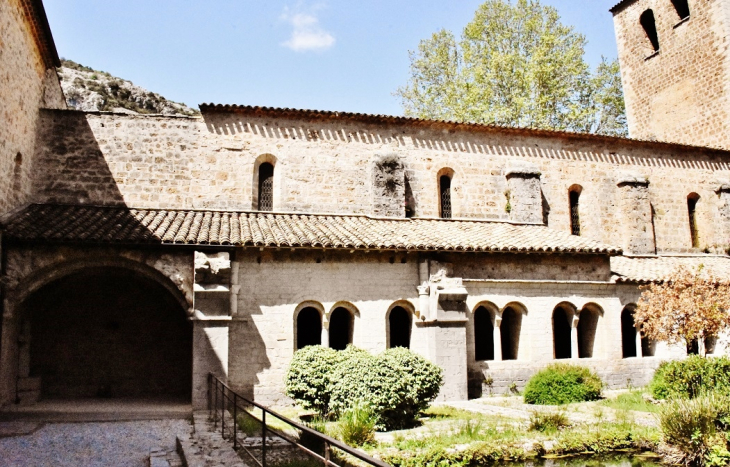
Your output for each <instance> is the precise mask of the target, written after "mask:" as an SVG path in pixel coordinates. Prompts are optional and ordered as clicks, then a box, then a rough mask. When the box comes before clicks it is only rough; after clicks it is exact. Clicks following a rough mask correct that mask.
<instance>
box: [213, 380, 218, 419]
mask: <svg viewBox="0 0 730 467" xmlns="http://www.w3.org/2000/svg"><path fill="white" fill-rule="evenodd" d="M214 392H215V404H214V405H213V429H214V430H215V427H216V426H217V425H218V378H216V379H215V389H214Z"/></svg>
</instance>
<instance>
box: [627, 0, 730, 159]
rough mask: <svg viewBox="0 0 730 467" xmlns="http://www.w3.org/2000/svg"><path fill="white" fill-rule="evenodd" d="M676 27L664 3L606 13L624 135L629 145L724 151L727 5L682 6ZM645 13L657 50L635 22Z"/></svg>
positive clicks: (710, 1) (654, 0) (642, 0)
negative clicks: (610, 18)
mask: <svg viewBox="0 0 730 467" xmlns="http://www.w3.org/2000/svg"><path fill="white" fill-rule="evenodd" d="M689 7H690V17H689V19H688V20H685V21H681V18H680V17H679V16H678V14H677V11H676V10H675V9H674V6H673V5H672V2H670V1H664V0H638V1H635V2H630V3H629V4H628V5H627V6H626V7H623V8H620V9H619V10H617V11H616V12H615V13H614V25H615V28H616V38H617V42H618V52H619V59H620V62H621V77H622V81H623V88H624V95H625V98H626V110H627V117H628V123H629V132H630V134H631V136H632V137H633V138H639V139H652V140H653V139H657V140H660V141H671V142H678V143H684V144H693V145H702V146H710V147H721V148H729V147H730V137H729V136H728V135H730V131H729V130H730V128H729V127H728V125H729V123H728V122H729V119H728V111H729V110H730V101H729V99H730V94H729V93H728V91H729V88H728V82H729V81H730V80H729V79H728V71H729V70H728V67H729V66H730V61H729V60H728V37H729V33H730V4H728V2H726V1H724V0H702V1H691V2H689ZM647 9H652V11H653V12H654V17H655V19H656V29H657V35H658V39H659V51H658V52H657V53H655V52H654V49H653V47H652V46H651V43H650V41H649V38H648V37H647V35H646V33H645V32H644V29H643V28H642V26H641V24H640V23H639V18H640V16H641V14H642V13H643V12H644V11H646V10H647Z"/></svg>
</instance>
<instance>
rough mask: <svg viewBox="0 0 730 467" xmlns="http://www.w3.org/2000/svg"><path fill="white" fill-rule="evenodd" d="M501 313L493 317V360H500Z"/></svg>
mask: <svg viewBox="0 0 730 467" xmlns="http://www.w3.org/2000/svg"><path fill="white" fill-rule="evenodd" d="M501 326H502V313H497V314H495V315H494V360H495V361H501V360H502V329H501Z"/></svg>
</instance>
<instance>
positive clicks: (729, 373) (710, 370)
mask: <svg viewBox="0 0 730 467" xmlns="http://www.w3.org/2000/svg"><path fill="white" fill-rule="evenodd" d="M649 390H650V391H651V394H652V396H653V397H654V398H655V399H671V398H682V399H692V398H694V397H697V396H698V395H701V394H705V393H708V392H712V391H715V392H719V393H721V394H729V395H730V359H728V358H727V357H724V356H723V357H711V358H703V357H700V356H699V355H692V356H690V357H688V358H686V359H684V360H675V361H672V362H663V363H662V364H661V365H659V368H657V370H656V371H655V372H654V377H653V378H652V380H651V383H650V384H649Z"/></svg>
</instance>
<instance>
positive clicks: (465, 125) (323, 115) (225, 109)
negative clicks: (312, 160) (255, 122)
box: [198, 103, 727, 153]
mask: <svg viewBox="0 0 730 467" xmlns="http://www.w3.org/2000/svg"><path fill="white" fill-rule="evenodd" d="M198 107H199V108H200V112H201V113H203V115H205V114H206V113H236V114H242V115H246V116H251V117H257V118H262V117H263V118H291V119H307V120H316V121H337V120H339V121H347V122H356V123H373V124H384V123H385V124H402V125H409V126H420V127H428V128H438V129H448V130H463V131H499V132H503V133H504V132H511V133H516V134H525V135H529V136H545V137H555V136H564V137H567V138H572V139H577V140H588V141H591V142H606V143H616V142H622V143H626V144H633V145H637V144H638V145H642V146H646V147H662V148H670V149H692V150H694V151H696V150H697V149H698V148H702V149H704V150H709V151H713V152H718V151H720V152H722V153H727V151H726V150H725V149H722V148H711V147H704V146H691V145H686V144H679V143H667V142H664V141H650V140H641V139H635V138H626V137H623V136H609V135H599V134H595V133H579V132H575V131H569V130H550V129H542V128H531V127H517V126H509V125H498V124H494V123H492V124H487V123H470V122H457V121H454V120H429V119H424V118H416V117H400V116H396V115H381V114H377V115H376V114H364V113H356V112H338V111H331V110H311V109H294V108H281V107H265V106H252V105H236V104H213V103H210V104H205V103H203V104H198Z"/></svg>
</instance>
